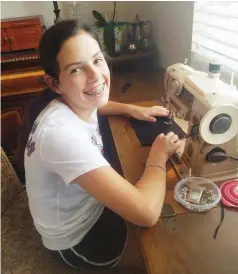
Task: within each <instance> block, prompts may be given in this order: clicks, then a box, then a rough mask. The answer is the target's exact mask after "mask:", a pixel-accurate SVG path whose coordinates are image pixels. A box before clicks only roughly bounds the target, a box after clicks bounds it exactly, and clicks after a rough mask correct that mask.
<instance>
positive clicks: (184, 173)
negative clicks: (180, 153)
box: [170, 156, 238, 182]
mask: <svg viewBox="0 0 238 274" xmlns="http://www.w3.org/2000/svg"><path fill="white" fill-rule="evenodd" d="M170 162H171V164H172V166H173V168H174V169H175V171H176V173H177V175H178V176H179V178H180V179H181V180H182V179H185V178H187V177H188V176H189V166H188V165H186V164H185V162H184V160H183V158H182V159H179V157H176V156H173V157H171V158H170ZM191 176H194V177H202V178H205V179H208V180H211V181H212V182H218V181H226V180H231V179H237V178H238V169H235V170H228V171H225V172H220V173H210V174H201V175H197V174H194V173H193V171H192V174H191Z"/></svg>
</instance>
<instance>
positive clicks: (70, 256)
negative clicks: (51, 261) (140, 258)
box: [51, 208, 127, 269]
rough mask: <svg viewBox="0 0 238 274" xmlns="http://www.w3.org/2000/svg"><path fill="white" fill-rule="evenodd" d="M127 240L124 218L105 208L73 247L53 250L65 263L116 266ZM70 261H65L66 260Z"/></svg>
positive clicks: (60, 260) (56, 256)
mask: <svg viewBox="0 0 238 274" xmlns="http://www.w3.org/2000/svg"><path fill="white" fill-rule="evenodd" d="M126 241H127V225H126V222H125V220H124V219H123V218H121V217H120V216H118V215H117V214H116V213H114V212H113V211H111V210H109V209H108V208H105V209H104V211H103V213H102V215H101V216H100V218H99V219H98V221H97V222H96V224H95V225H94V226H93V227H92V228H91V230H90V231H89V232H88V233H87V234H86V236H85V237H84V239H83V240H82V241H81V242H80V243H79V244H78V245H76V246H74V247H73V249H74V250H75V251H76V252H77V253H78V254H79V255H80V256H78V255H77V254H75V253H74V252H73V251H72V249H66V250H61V254H60V252H59V251H51V252H52V255H53V257H54V258H55V259H56V260H57V261H58V262H61V263H63V264H65V265H68V266H70V264H71V265H72V266H74V267H78V268H81V269H88V268H100V269H101V268H108V267H112V266H114V265H115V264H116V263H117V262H118V261H119V260H120V257H121V255H122V253H123V250H124V247H125V245H126ZM62 255H63V257H64V259H65V260H66V261H67V262H68V264H67V262H65V260H64V259H63V258H62Z"/></svg>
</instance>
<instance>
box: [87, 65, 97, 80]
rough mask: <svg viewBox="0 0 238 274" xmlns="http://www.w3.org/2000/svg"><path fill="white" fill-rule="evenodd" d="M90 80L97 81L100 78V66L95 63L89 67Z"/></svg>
mask: <svg viewBox="0 0 238 274" xmlns="http://www.w3.org/2000/svg"><path fill="white" fill-rule="evenodd" d="M87 76H88V82H97V81H98V80H99V79H100V73H99V71H98V68H97V67H96V66H94V65H90V66H88V68H87Z"/></svg>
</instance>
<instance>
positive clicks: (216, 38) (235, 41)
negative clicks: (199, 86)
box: [191, 1, 238, 88]
mask: <svg viewBox="0 0 238 274" xmlns="http://www.w3.org/2000/svg"><path fill="white" fill-rule="evenodd" d="M214 59H215V60H220V63H221V66H222V67H221V77H220V78H221V79H222V80H223V81H225V82H227V83H230V80H231V75H232V73H233V74H234V77H235V78H234V85H236V87H237V88H238V2H237V1H236V2H230V1H220V2H219V1H195V2H194V16H193V36H192V54H191V65H192V67H193V68H195V69H197V70H201V71H208V63H209V61H210V60H214Z"/></svg>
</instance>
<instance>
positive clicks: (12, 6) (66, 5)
mask: <svg viewBox="0 0 238 274" xmlns="http://www.w3.org/2000/svg"><path fill="white" fill-rule="evenodd" d="M72 3H73V2H72V1H58V5H59V9H60V10H61V13H60V17H61V18H62V19H68V18H72V15H73V14H72V13H73V10H72ZM76 4H77V5H76V7H74V8H73V9H74V10H75V11H76V13H77V17H78V18H79V19H82V20H83V21H86V22H88V23H92V22H94V21H95V18H94V17H93V15H92V10H97V11H99V12H108V13H109V14H112V13H113V1H77V3H76ZM53 9H54V7H53V2H52V1H19V2H18V1H14V2H10V1H1V18H2V19H5V18H14V17H23V16H34V15H43V18H44V23H45V25H46V27H50V26H51V25H53V24H54V18H55V14H54V12H53ZM137 12H138V13H139V14H140V15H141V18H142V19H143V17H144V16H143V13H144V10H143V2H133V1H126V2H117V7H116V18H115V19H117V20H121V21H123V20H127V21H132V20H133V19H134V18H135V15H136V13H137Z"/></svg>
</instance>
